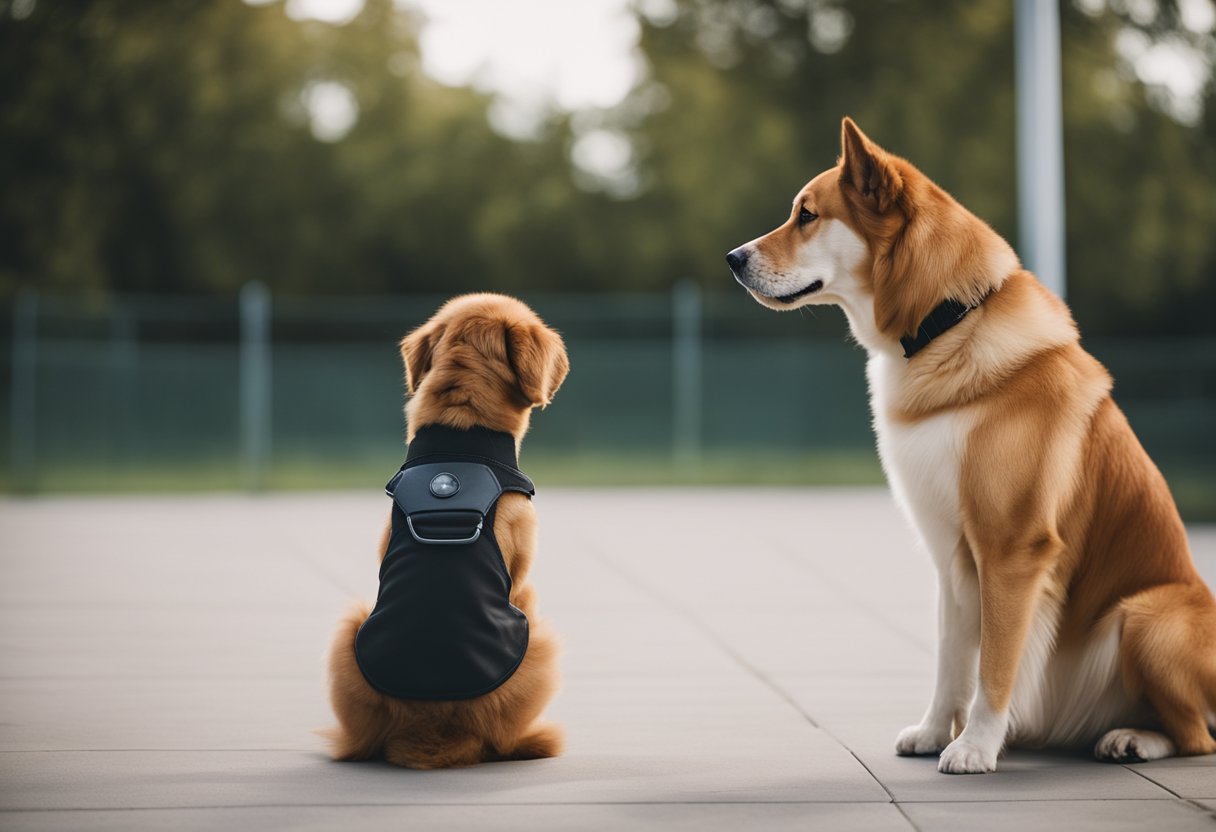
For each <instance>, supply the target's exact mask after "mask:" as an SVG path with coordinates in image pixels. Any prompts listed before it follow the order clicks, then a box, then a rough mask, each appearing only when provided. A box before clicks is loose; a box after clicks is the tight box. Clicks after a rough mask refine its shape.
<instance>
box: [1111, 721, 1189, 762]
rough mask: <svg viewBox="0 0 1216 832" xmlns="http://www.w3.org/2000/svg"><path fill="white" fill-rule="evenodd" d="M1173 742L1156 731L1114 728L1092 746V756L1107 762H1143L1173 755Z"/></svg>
mask: <svg viewBox="0 0 1216 832" xmlns="http://www.w3.org/2000/svg"><path fill="white" fill-rule="evenodd" d="M1174 751H1175V749H1174V743H1173V741H1172V740H1171V739H1170V738H1169V737H1167V736H1166V735H1165V734H1158V733H1157V732H1156V731H1136V730H1134V729H1132V728H1116V729H1115V730H1113V731H1107V732H1106V734H1104V735H1103V737H1102V739H1100V740H1098V744H1097V745H1095V746H1094V756H1095V757H1097V758H1098V759H1099V760H1103V761H1105V762H1108V763H1143V762H1146V761H1148V760H1160V759H1161V758H1162V757H1172V756H1173V755H1174Z"/></svg>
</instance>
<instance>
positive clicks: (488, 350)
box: [401, 294, 570, 437]
mask: <svg viewBox="0 0 1216 832" xmlns="http://www.w3.org/2000/svg"><path fill="white" fill-rule="evenodd" d="M401 357H402V360H403V361H404V362H405V385H406V389H407V390H408V391H409V393H410V395H411V397H412V398H411V400H410V403H409V406H408V407H407V408H406V415H407V417H408V420H409V430H410V434H411V436H412V434H413V432H414V431H415V430H417V429H418V428H420V427H423V426H424V425H427V424H445V425H450V426H452V427H457V428H462V429H467V428H471V427H476V426H481V427H488V428H491V429H493V430H501V431H505V432H507V433H512V434H515V435H516V436H517V437H518V436H522V435H523V433H524V432H525V431H526V430H527V427H528V416H529V413H530V412H531V410H532V408H534V407H544V406H545V405H547V404H548V403H549V402H550V401H551V400H552V399H553V395H554V394H555V393H556V392H557V389H558V387H560V386H561V384H562V381H563V380H565V378H566V373H568V372H569V370H570V362H569V360H568V359H567V357H566V347H565V344H563V343H562V339H561V336H560V335H558V334H557V333H556V332H554V331H553V330H552V329H550V328H549V327H548V326H546V325H545V323H544V321H542V320H541V319H540V318H539V317H538V316H537V315H536V313H535V312H533V311H532V310H531V309H530V308H528V306H527V305H525V304H524V303H522V302H521V301H518V300H516V299H515V298H511V297H507V296H506V295H496V294H476V295H463V296H461V297H457V298H453V299H452V300H450V301H448V302H447V303H446V304H444V305H443V306H442V307H441V308H440V309H439V311H438V312H436V313H435V315H434V316H433V317H432V318H431V319H430V320H429V321H427V322H426V323H425V324H423V325H422V326H420V327H418V329H416V330H414V331H413V332H411V333H410V334H409V335H407V336H406V337H405V338H404V339H403V340H402V341H401Z"/></svg>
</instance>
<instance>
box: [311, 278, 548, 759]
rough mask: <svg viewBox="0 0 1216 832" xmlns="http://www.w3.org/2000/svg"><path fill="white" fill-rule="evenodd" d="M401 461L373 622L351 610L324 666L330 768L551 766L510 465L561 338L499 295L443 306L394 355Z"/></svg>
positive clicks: (526, 506)
mask: <svg viewBox="0 0 1216 832" xmlns="http://www.w3.org/2000/svg"><path fill="white" fill-rule="evenodd" d="M401 354H402V358H403V359H404V361H405V383H406V388H407V390H408V391H409V393H410V394H411V396H412V398H411V399H410V402H409V404H408V405H407V407H406V422H407V438H408V441H409V443H410V447H409V454H408V456H407V459H406V464H405V465H403V466H402V470H401V471H400V472H398V475H397V476H395V477H394V478H393V480H392V481H391V482H390V484H389V487H388V488H387V489H386V490H387V491H388V492H389V493H390V494H391V495H393V508H392V511H391V515H390V521H389V525H388V528H386V529H385V532H384V536H383V539H382V540H381V545H380V557H381V571H380V578H381V583H380V593H379V597H378V599H377V603H376V607H375V609H374V610H373V609H371V608H369V607H368V606H367V605H366V604H363V605H360V606H358V607H357V608H355V609H353V610H352V611H351V612H350V613H349V614H348V615H347V616H346V617H345V618H344V619H343V620H342V621H341V622H340V624H339V626H338V630H337V633H336V635H335V637H334V640H333V645H332V648H331V650H330V656H329V681H330V700H331V702H332V704H333V709H334V713H335V714H336V715H337V717H338V727H336V728H334V729H331V730H330V731H329V732H327V736H328V739H329V740H330V744H331V749H332V754H333V757H334V759H337V760H366V759H370V758H381V757H382V758H383V759H385V760H387V761H388V762H390V763H393V764H395V765H399V766H406V767H409V768H418V769H429V768H441V767H448V766H467V765H473V764H475V763H479V762H482V761H488V760H525V759H534V758H540V757H552V756H554V755H556V754H558V753H560V752H561V749H562V741H563V740H562V732H561V730H560V729H559V728H558V727H557V726H556V725H553V724H551V723H548V722H544V721H541V720H540V714H541V712H542V711H543V710H544V708H545V706H546V705H547V704H548V703H549V701H550V699H552V697H553V695H554V693H556V691H557V688H558V682H559V678H558V668H557V654H558V643H557V639H556V636H555V635H554V633H553V632H552V630H551V629H550V628H549V626H548V625H547V624H546V622H544V621H543V620H540V619H538V618H537V615H536V598H535V592H534V588H533V586H532V584H530V583H529V582H528V571H529V568H530V567H531V565H532V558H533V556H534V553H535V550H536V515H535V512H534V510H533V507H532V502H531V500H530V499H529V497H530V494H531V481H530V480H528V478H527V477H526V476H524V475H523V474H522V472H520V471H519V470H518V468H517V467H516V464H515V460H516V456H517V453H518V448H519V443H520V441H521V440H522V438H523V436H524V433H526V432H527V429H528V423H529V418H530V416H531V412H532V409H533V408H534V407H544V406H545V405H547V404H548V403H549V402H550V401H551V400H552V398H553V395H554V393H555V392H557V389H558V387H559V386H561V383H562V381H563V380H564V379H565V377H566V373H567V372H568V370H569V366H570V365H569V362H568V360H567V358H566V351H565V346H564V345H563V343H562V339H561V337H560V336H559V335H558V334H557V333H556V332H554V331H553V330H552V329H550V328H549V327H547V326H546V325H545V324H544V323H543V322H542V321H541V319H540V318H539V317H537V315H536V314H535V313H534V312H533V311H532V310H531V309H529V308H528V307H527V306H525V305H524V304H523V303H521V302H520V301H518V300H515V299H514V298H510V297H505V296H503V295H494V294H477V295H466V296H463V297H458V298H455V299H453V300H451V301H449V302H448V303H447V304H445V305H444V306H443V307H442V308H441V309H440V310H439V311H438V312H437V313H436V314H435V316H434V317H433V318H431V319H430V320H429V321H428V322H427V323H426V324H424V325H423V326H421V327H419V328H418V329H417V330H415V331H414V332H412V333H410V335H408V336H407V337H406V338H405V339H404V340H403V341H402V342H401Z"/></svg>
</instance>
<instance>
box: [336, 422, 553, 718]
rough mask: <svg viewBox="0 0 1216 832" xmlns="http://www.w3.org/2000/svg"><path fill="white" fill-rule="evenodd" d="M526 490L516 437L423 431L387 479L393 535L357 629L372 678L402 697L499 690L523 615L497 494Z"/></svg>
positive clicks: (520, 638) (359, 654) (513, 663)
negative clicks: (372, 603) (500, 535)
mask: <svg viewBox="0 0 1216 832" xmlns="http://www.w3.org/2000/svg"><path fill="white" fill-rule="evenodd" d="M506 491H516V492H519V493H521V494H527V495H528V496H529V497H530V496H532V495H533V494H535V493H536V490H535V488H534V486H533V485H532V480H530V479H528V477H527V476H525V475H524V473H523V472H522V471H520V470H519V468H518V467H517V465H516V457H515V439H514V437H512V436H511V435H510V434H507V433H498V432H496V431H490V430H486V429H483V428H474V429H472V430H468V431H462V430H455V429H453V428H447V427H439V426H432V427H426V428H423V429H422V430H420V431H418V433H417V434H416V435H415V436H414V441H413V442H411V443H410V447H409V451H408V453H407V454H406V457H405V464H404V465H402V466H401V469H400V470H399V471H398V472H397V474H396V475H395V476H394V477H393V478H392V479H391V480H390V481H389V483H388V485H387V486H385V492H386V493H388V494H389V496H391V497H392V498H393V519H392V534H391V536H390V538H389V544H388V552H387V553H386V554H385V556H384V561H383V562H382V563H381V565H380V593H379V595H378V596H377V598H376V607H375V609H373V610H372V613H371V615H369V616H368V618H367V620H366V621H364V622H363V626H362V627H360V628H359V633H358V635H357V636H356V637H355V658H356V659H357V661H358V662H359V669H360V670H361V671H362V672H363V675H364V677H366V679H367V680H368V682H370V683H371V685H372V686H373V687H374V688H376V689H377V690H379V691H380V692H382V693H386V694H388V695H389V696H395V697H397V698H399V699H471V698H472V697H475V696H482V695H483V694H486V693H489V692H490V691H492V690H494V689H495V688H497V687H498V686H499V685H501V684H502V683H503V682H505V681H507V679H509V678H511V674H513V673H514V672H515V669H516V668H517V667H519V663H520V662H521V661H523V658H524V653H525V652H526V651H527V649H528V619H527V617H526V616H525V615H524V614H523V612H522V611H520V610H519V609H517V608H516V607H514V606H512V605H511V600H510V597H511V576H510V575H509V574H508V573H507V568H506V564H505V563H504V562H503V558H502V552H501V551H500V550H499V548H498V542H497V541H496V540H495V539H494V517H495V513H496V508H497V505H498V498H499V497H501V496H502V494H503V492H506Z"/></svg>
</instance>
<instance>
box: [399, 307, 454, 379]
mask: <svg viewBox="0 0 1216 832" xmlns="http://www.w3.org/2000/svg"><path fill="white" fill-rule="evenodd" d="M443 330H444V325H443V324H442V323H440V322H439V321H435V320H430V321H427V322H426V323H425V324H423V325H422V326H420V327H418V328H417V329H415V330H414V331H413V332H411V333H410V334H409V335H407V336H405V337H404V338H402V339H401V361H402V362H403V363H404V364H405V389H406V391H407V392H409V394H410V395H411V396H412V395H414V393H416V392H417V391H418V385H419V384H421V383H422V378H423V376H425V375H426V374H427V373H428V372H430V369H431V362H432V360H433V359H434V357H435V347H436V345H438V343H439V339H440V338H442V337H443Z"/></svg>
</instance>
